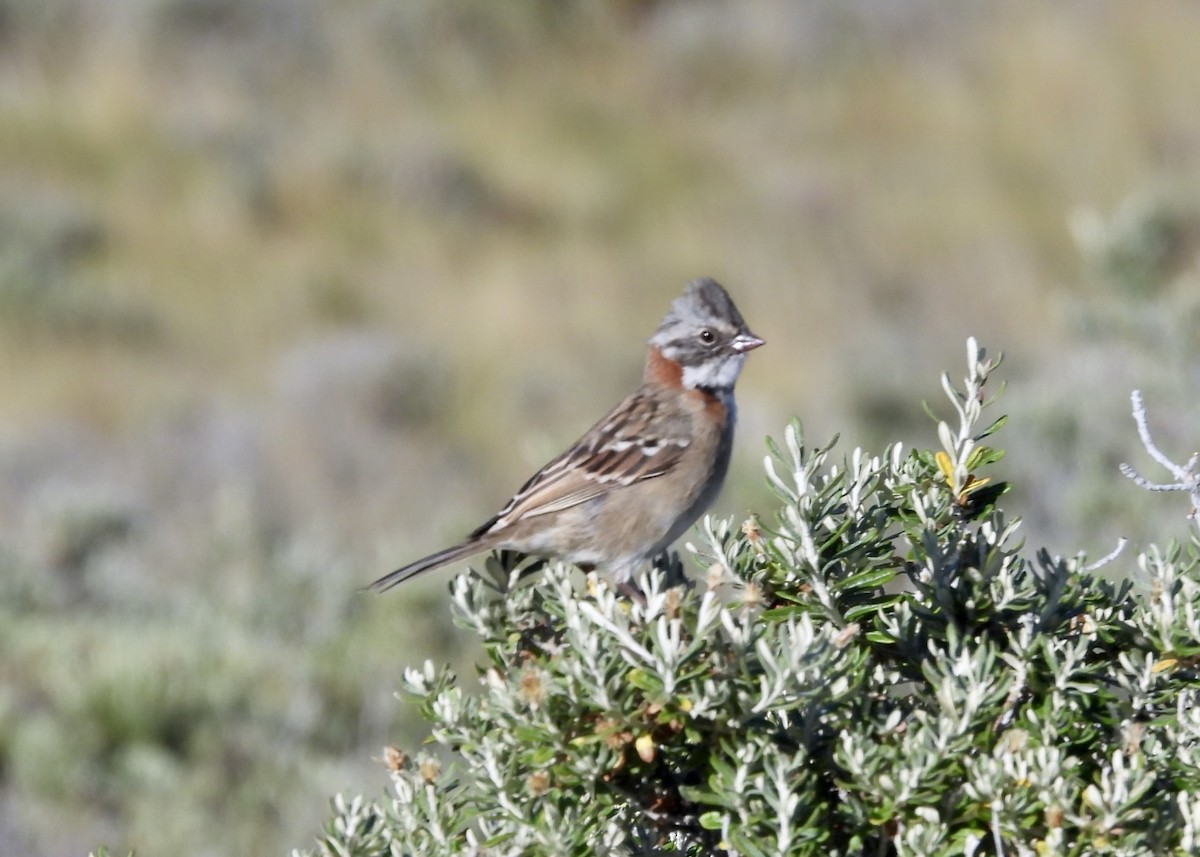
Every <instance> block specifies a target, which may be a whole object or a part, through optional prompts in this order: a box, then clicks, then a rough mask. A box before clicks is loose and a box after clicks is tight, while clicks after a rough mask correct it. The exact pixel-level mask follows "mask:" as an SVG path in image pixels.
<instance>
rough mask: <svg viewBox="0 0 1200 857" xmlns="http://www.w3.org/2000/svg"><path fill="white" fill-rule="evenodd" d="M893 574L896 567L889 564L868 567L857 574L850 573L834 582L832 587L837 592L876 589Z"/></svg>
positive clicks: (890, 578) (887, 581) (894, 574)
mask: <svg viewBox="0 0 1200 857" xmlns="http://www.w3.org/2000/svg"><path fill="white" fill-rule="evenodd" d="M895 576H896V569H895V568H893V567H891V566H885V567H883V568H869V569H867V570H866V571H860V572H859V573H858V574H852V575H850V576H849V577H847V578H845V579H844V580H841V581H840V582H838V583H836V584H834V589H835V590H837V591H839V592H846V591H852V590H856V589H877V588H878V587H880V586H883V585H884V584H885V583H889V582H890V581H891V580H892V579H893V578H894V577H895Z"/></svg>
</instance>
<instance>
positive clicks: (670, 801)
mask: <svg viewBox="0 0 1200 857" xmlns="http://www.w3.org/2000/svg"><path fill="white" fill-rule="evenodd" d="M968 362H969V366H968V374H967V377H966V380H965V385H964V386H963V389H961V390H960V389H958V388H956V387H955V386H954V385H952V384H951V383H950V380H949V378H944V379H943V380H944V388H945V390H946V393H947V395H948V396H949V399H950V401H951V403H952V405H953V408H954V411H955V420H954V421H953V423H951V422H940V423H939V424H938V427H937V438H938V449H936V451H928V450H924V451H922V450H918V451H905V450H903V449H901V447H900V446H898V445H896V446H891V447H889V448H887V449H886V450H885V451H884V452H883V454H881V455H878V456H873V455H869V454H867V453H865V452H863V451H861V450H857V449H856V450H854V451H853V452H852V453H851V454H850V455H849V456H847V457H846V458H845V459H844V460H843V461H842V462H841V463H835V462H834V461H833V458H832V452H831V449H832V444H830V445H829V446H825V447H818V448H813V447H811V446H809V445H808V444H807V443H806V442H805V440H804V437H803V434H802V432H801V430H800V427H799V425H797V424H793V425H791V426H789V427H788V428H787V430H786V433H785V436H784V443H783V444H782V446H778V445H775V444H770V449H771V455H770V456H769V457H768V458H767V460H766V472H767V478H768V480H769V482H770V484H771V486H772V487H773V488H774V490H775V492H776V494H777V495H778V496H779V498H780V500H781V507H780V509H779V512H778V515H777V517H776V519H775V520H774V521H773V522H771V523H768V522H765V521H763V522H760V521H758V520H756V519H751V520H749V521H747V522H746V523H745V524H744V525H742V526H741V527H740V528H737V527H734V526H733V525H732V523H731V522H728V521H713V520H711V519H709V520H706V521H705V523H704V525H703V526H702V528H701V530H702V531H701V534H700V537H699V538H698V539H697V541H698V544H697V545H692V544H688V545H687V549H688V550H689V551H690V552H691V553H693V554H695V555H696V556H697V558H698V559H699V561H700V563H701V564H702V565H704V566H706V567H707V575H706V577H704V578H703V579H702V580H700V581H697V582H696V583H694V584H692V585H688V584H686V583H678V580H679V579H680V578H679V577H678V571H679V569H678V565H677V563H675V564H671V565H668V566H667V567H660V568H655V569H653V570H650V571H648V572H647V573H646V574H645V575H644V576H643V577H642V578H641V579H640V585H641V587H642V589H643V591H644V594H645V600H644V603H637V602H631V601H629V600H627V599H625V598H622V597H620V596H618V595H617V594H616V592H615V591H614V589H613V587H612V585H611V584H610V583H608V582H607V581H606V580H605V579H603V578H598V577H594V576H588V577H586V578H581V577H580V576H579V575H578V573H577V572H573V571H572V570H571V569H570V568H568V567H566V566H564V565H562V564H551V565H548V566H547V567H546V568H545V569H544V571H542V572H541V573H540V574H538V575H530V574H529V572H530V571H531V570H532V569H533V568H534V567H535V566H531V565H530V564H529V563H528V562H525V561H522V560H520V559H519V558H515V557H511V556H503V555H501V556H495V557H492V558H490V559H488V560H487V562H486V564H485V567H484V569H483V570H482V572H471V573H468V574H465V575H462V576H460V577H458V578H457V579H455V580H454V582H453V584H452V611H453V614H454V620H455V621H456V622H457V623H459V624H461V625H463V626H466V627H468V628H470V629H473V630H474V631H475V632H476V633H478V635H479V637H480V639H481V641H482V644H483V650H484V654H485V664H484V666H482V667H481V668H480V670H479V679H480V684H481V687H480V689H479V692H478V693H469V692H467V691H466V690H465V689H464V688H463V687H462V686H461V685H460V684H459V682H458V680H457V679H456V677H455V676H454V675H452V674H451V673H450V672H449V671H448V670H445V669H438V668H436V667H435V666H434V665H433V664H431V663H426V664H425V665H424V666H423V667H421V668H413V669H409V670H407V671H406V673H405V677H404V689H405V691H406V692H407V693H408V694H410V695H412V696H413V697H415V699H416V700H417V701H418V704H419V706H420V710H421V712H422V714H423V715H424V716H425V718H427V719H428V720H429V722H430V723H431V724H432V731H431V738H430V740H431V742H432V743H434V744H435V745H436V747H437V752H427V751H423V752H421V753H418V754H416V756H415V757H410V756H409V755H407V754H405V753H403V752H401V751H399V750H396V749H394V748H389V750H388V751H387V752H386V754H385V757H386V761H387V763H388V765H389V767H390V768H391V771H392V774H391V776H392V782H393V789H394V794H393V795H391V796H390V797H388V798H387V799H384V800H378V801H371V800H367V799H364V798H362V797H353V798H351V797H346V796H339V797H337V798H336V799H335V800H334V804H333V805H334V810H333V818H332V820H331V821H330V822H329V824H328V827H327V832H326V835H325V836H324V837H323V838H322V839H321V840H319V842H318V844H317V847H316V851H314V852H308V853H309V854H320V855H363V857H365V855H382V854H390V855H408V854H412V855H468V854H472V855H473V854H488V855H547V857H561V855H576V854H578V855H584V854H589V855H590V854H600V855H635V854H637V855H640V854H665V853H685V854H693V855H708V854H731V855H746V857H762V855H776V854H787V855H810V854H811V855H860V854H862V855H867V854H869V855H883V854H895V855H904V854H914V855H927V857H934V855H963V854H965V855H983V854H995V855H999V854H1009V855H1016V854H1022V855H1023V854H1030V855H1032V854H1038V855H1046V854H1061V855H1082V854H1124V855H1135V854H1146V855H1150V854H1166V853H1195V849H1197V848H1200V707H1198V706H1197V705H1196V702H1197V697H1198V695H1200V679H1198V676H1197V665H1198V664H1200V572H1198V571H1197V557H1198V555H1200V550H1198V548H1197V543H1196V542H1195V541H1193V543H1192V544H1190V545H1188V546H1187V547H1181V546H1179V545H1171V546H1168V547H1166V548H1161V549H1160V548H1157V547H1150V548H1148V549H1147V550H1146V551H1145V552H1144V553H1143V554H1141V555H1140V556H1139V557H1138V558H1137V572H1136V577H1137V578H1138V579H1137V580H1136V581H1132V580H1130V579H1128V578H1129V577H1130V575H1128V574H1125V573H1123V572H1120V571H1119V570H1117V569H1116V567H1115V566H1114V565H1112V563H1113V562H1115V560H1116V559H1117V558H1118V554H1119V553H1120V552H1119V551H1117V552H1114V554H1113V555H1112V556H1110V557H1108V558H1106V560H1105V562H1107V563H1109V568H1110V569H1112V571H1111V572H1110V573H1112V574H1113V575H1114V577H1116V578H1119V579H1120V581H1119V582H1110V581H1109V580H1106V579H1104V578H1103V577H1101V576H1098V574H1097V571H1098V567H1099V565H1100V564H1092V565H1089V564H1088V563H1087V561H1086V559H1085V558H1084V557H1083V556H1082V555H1080V556H1076V557H1068V558H1064V557H1056V556H1051V555H1050V554H1049V553H1048V552H1046V551H1037V552H1032V551H1029V550H1027V549H1026V548H1025V547H1024V546H1023V544H1022V543H1021V541H1020V540H1019V539H1018V538H1017V532H1018V526H1019V525H1018V522H1017V521H1015V520H1009V519H1008V518H1006V517H1005V515H1004V513H1003V512H1002V510H1001V508H1000V506H999V501H1000V499H1001V498H1002V497H1003V495H1004V494H1005V490H1006V486H1005V485H1004V484H1003V483H1001V482H997V481H995V480H994V476H991V475H989V474H991V473H992V472H993V471H995V470H996V469H997V468H996V467H995V465H996V464H997V463H998V462H999V461H1000V460H1001V458H1002V453H1001V452H1000V451H999V450H997V449H994V448H991V447H989V446H986V445H985V444H984V443H983V441H984V440H985V439H986V438H988V437H989V436H990V435H991V434H992V433H993V432H995V431H996V430H997V429H999V428H1000V427H1001V425H1002V424H1003V418H1001V419H999V420H996V421H994V422H990V423H988V422H985V421H984V420H983V415H984V413H985V411H986V410H987V408H988V406H989V405H990V404H991V403H992V402H991V401H990V400H988V399H986V398H985V396H984V387H985V384H986V382H987V380H988V376H989V374H990V373H991V372H992V370H993V369H994V368H995V366H996V365H997V363H998V361H992V360H988V359H987V357H986V355H985V353H984V352H983V350H982V349H980V348H978V347H977V346H976V345H975V343H974V342H973V341H971V342H969V343H968ZM1140 425H1144V420H1141V421H1140ZM1145 439H1146V441H1147V443H1148V445H1149V438H1148V435H1146V436H1145ZM1161 460H1163V462H1164V463H1166V464H1168V466H1172V465H1169V462H1166V460H1165V457H1164V458H1162V459H1161ZM1194 466H1195V461H1194V460H1193V461H1192V462H1189V466H1188V467H1185V468H1176V470H1177V472H1176V475H1177V477H1178V478H1179V479H1180V480H1181V481H1183V482H1186V480H1187V478H1193V480H1194V477H1189V474H1190V473H1191V472H1192V470H1194ZM1192 485H1193V489H1194V481H1193V483H1192Z"/></svg>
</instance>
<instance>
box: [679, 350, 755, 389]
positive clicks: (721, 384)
mask: <svg viewBox="0 0 1200 857" xmlns="http://www.w3.org/2000/svg"><path fill="white" fill-rule="evenodd" d="M745 362H746V355H745V354H731V355H730V356H728V357H724V358H722V359H720V360H705V361H704V362H703V363H701V364H700V365H698V366H684V367H683V379H682V380H683V386H684V387H686V388H688V389H689V390H694V389H696V388H697V387H706V388H708V389H710V390H724V389H731V388H732V387H733V385H734V382H735V381H737V379H738V375H740V374H742V364H743V363H745Z"/></svg>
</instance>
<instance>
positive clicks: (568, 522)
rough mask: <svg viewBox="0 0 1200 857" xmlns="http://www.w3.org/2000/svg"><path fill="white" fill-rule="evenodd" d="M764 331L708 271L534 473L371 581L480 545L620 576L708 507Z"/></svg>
mask: <svg viewBox="0 0 1200 857" xmlns="http://www.w3.org/2000/svg"><path fill="white" fill-rule="evenodd" d="M762 344H763V340H762V339H760V338H758V337H757V336H755V335H754V334H753V333H751V332H750V329H749V328H748V327H746V322H745V321H743V320H742V315H741V313H739V312H738V310H737V307H735V306H734V305H733V301H732V300H730V299H729V295H728V294H726V292H725V289H724V288H722V287H721V285H720V284H719V283H718V282H717V281H716V280H711V279H701V280H694V281H692V282H691V283H689V284H688V286H687V288H686V289H685V290H684V293H683V295H682V297H679V298H676V300H675V302H674V303H673V304H672V305H671V311H670V312H668V313H667V315H666V317H665V318H664V319H663V320H662V324H660V325H659V326H658V330H657V331H656V332H655V333H654V336H652V337H650V345H649V348H648V349H647V353H646V369H645V372H644V374H643V377H642V385H641V386H640V387H638V389H637V390H635V391H634V392H633V394H632V395H630V396H628V397H627V398H626V399H625V400H624V401H623V402H621V403H620V404H619V405H617V406H616V407H615V408H613V409H612V411H610V412H609V414H608V416H606V417H604V419H602V420H600V422H598V423H596V425H594V426H593V427H592V428H591V429H590V430H589V431H588V432H587V434H585V435H584V436H583V437H582V438H580V439H579V440H578V441H576V442H575V443H574V444H573V445H572V446H571V447H570V448H569V449H568V450H567V451H566V452H564V453H563V454H562V455H560V456H558V458H556V459H554V460H553V461H551V462H550V463H549V464H547V465H546V466H545V467H543V468H542V469H541V470H539V471H538V472H537V473H535V474H534V475H533V477H532V478H530V480H529V481H528V482H526V483H525V484H524V485H523V486H521V489H520V490H519V491H517V493H516V495H514V496H513V498H512V499H511V500H509V501H508V504H507V505H506V506H505V507H504V508H503V509H501V510H500V512H499V513H498V514H497V515H496V516H495V517H493V518H492V519H491V520H489V521H488V522H487V523H485V524H484V525H483V526H481V527H479V528H478V529H477V530H475V531H474V532H473V533H471V535H469V536H468V537H467V538H466V540H465V541H463V542H462V543H461V544H457V545H454V546H453V547H449V548H446V549H445V550H440V551H438V552H437V553H435V554H431V555H429V556H427V557H425V558H424V559H419V560H417V561H416V562H413V563H409V564H408V565H406V566H404V567H403V568H400V569H397V570H396V571H393V572H392V573H391V574H388V575H386V576H384V577H381V578H380V579H379V580H377V581H375V582H374V583H373V584H371V586H372V588H374V589H377V590H379V591H384V590H387V589H391V588H392V587H393V586H395V585H397V584H398V583H402V582H403V581H405V580H408V579H409V578H410V577H414V576H416V575H418V574H420V573H422V572H425V571H429V570H430V569H434V568H439V567H440V566H443V565H448V564H449V563H452V562H456V561H458V560H461V559H465V558H466V557H469V556H472V555H474V554H477V553H482V552H483V551H486V550H493V549H507V550H514V551H517V552H519V553H524V554H533V555H536V556H546V557H555V558H558V559H562V560H566V561H567V562H571V563H575V564H576V565H580V566H585V567H586V566H596V567H599V568H603V569H607V570H608V571H609V572H611V573H612V575H613V578H614V579H615V580H616V581H617V582H618V583H619V584H625V583H626V582H627V581H628V580H629V578H630V577H631V576H632V574H633V572H634V570H635V569H636V568H637V567H638V566H639V565H640V564H642V563H644V562H646V561H647V560H650V559H653V558H654V557H656V556H658V555H659V554H660V553H662V552H663V551H664V550H666V548H667V546H668V545H670V544H671V542H673V541H675V539H676V538H678V537H679V536H680V535H681V534H682V533H683V532H684V530H686V529H687V528H688V527H690V526H691V525H692V523H693V522H695V520H696V519H697V518H698V517H699V516H700V514H701V513H702V512H703V511H704V510H705V509H706V508H707V507H708V505H709V503H711V502H712V500H713V498H714V497H716V495H717V492H718V491H719V490H720V488H721V483H723V482H724V481H725V472H726V470H728V468H729V454H730V450H731V448H732V446H733V427H734V423H735V421H736V416H737V407H736V405H735V404H734V400H733V385H734V383H735V382H736V381H737V379H738V375H739V374H740V373H741V371H742V364H743V363H744V362H745V360H746V352H747V351H751V350H753V349H755V348H758V347H759V346H760V345H762Z"/></svg>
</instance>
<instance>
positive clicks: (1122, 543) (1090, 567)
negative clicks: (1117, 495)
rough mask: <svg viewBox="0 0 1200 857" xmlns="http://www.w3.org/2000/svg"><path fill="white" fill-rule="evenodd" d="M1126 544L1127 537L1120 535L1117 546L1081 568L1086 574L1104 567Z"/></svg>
mask: <svg viewBox="0 0 1200 857" xmlns="http://www.w3.org/2000/svg"><path fill="white" fill-rule="evenodd" d="M1126 475H1128V474H1126ZM1127 544H1129V539H1127V538H1125V537H1124V536H1121V537H1120V538H1119V539H1117V546H1116V547H1115V548H1113V549H1112V551H1111V552H1110V553H1109V554H1108V555H1107V556H1103V557H1101V558H1100V559H1098V560H1096V561H1095V562H1094V563H1092V564H1091V565H1088V566H1085V567H1084V569H1083V570H1084V571H1085V572H1087V573H1088V574H1092V573H1093V572H1096V571H1099V570H1100V569H1102V568H1104V566H1106V565H1108V564H1109V563H1110V562H1112V561H1113V560H1115V559H1116V558H1117V557H1119V556H1120V555H1121V551H1123V550H1125V545H1127Z"/></svg>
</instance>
